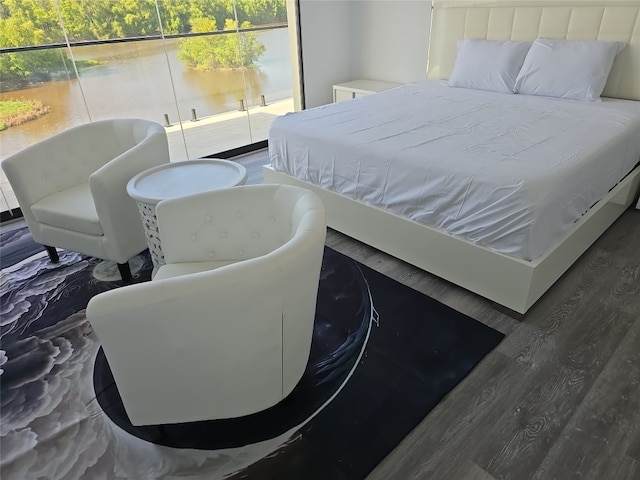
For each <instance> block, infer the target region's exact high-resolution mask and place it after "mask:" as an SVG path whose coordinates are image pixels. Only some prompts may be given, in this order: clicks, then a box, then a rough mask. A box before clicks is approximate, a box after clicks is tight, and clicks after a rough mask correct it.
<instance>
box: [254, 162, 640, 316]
mask: <svg viewBox="0 0 640 480" xmlns="http://www.w3.org/2000/svg"><path fill="white" fill-rule="evenodd" d="M263 170H264V182H265V183H280V184H286V185H298V186H302V187H307V188H309V189H311V190H313V191H314V192H316V193H317V194H318V195H319V196H320V197H321V198H322V200H323V201H324V204H325V208H326V210H327V224H328V225H329V226H330V227H331V228H333V229H335V230H337V231H339V232H342V233H344V234H345V235H348V236H350V237H353V238H355V239H356V240H359V241H361V242H363V243H366V244H367V245H370V246H372V247H375V248H377V249H379V250H382V251H383V252H386V253H388V254H390V255H393V256H394V257H397V258H399V259H401V260H404V261H406V262H408V263H410V264H412V265H415V266H416V267H419V268H421V269H423V270H425V271H427V272H430V273H432V274H434V275H437V276H439V277H441V278H444V279H445V280H448V281H450V282H452V283H454V284H456V285H459V286H461V287H463V288H465V289H467V290H470V291H472V292H474V293H477V294H478V295H481V296H482V297H485V298H487V299H489V300H491V301H492V302H495V303H497V304H499V305H502V306H503V307H505V308H507V309H509V310H512V311H513V312H515V313H517V314H521V315H524V314H525V313H526V312H527V310H529V308H531V306H532V305H533V304H534V303H535V302H536V300H538V299H539V298H540V297H541V296H542V294H543V293H544V292H546V291H547V290H548V289H549V288H550V287H551V286H552V285H553V284H554V283H555V282H556V280H558V278H560V276H562V274H563V273H564V272H565V271H567V269H568V268H569V267H570V266H571V265H572V264H573V263H574V262H575V261H576V260H577V259H578V258H579V257H580V255H582V254H583V253H584V252H585V251H586V250H587V249H588V248H589V246H590V245H591V244H593V242H595V241H596V240H597V239H598V237H600V235H602V233H604V232H605V231H606V230H607V229H608V228H609V227H610V226H611V224H612V223H613V222H614V221H615V220H616V219H617V218H618V217H619V216H620V215H621V214H622V213H623V212H624V211H625V210H626V209H627V207H629V205H631V203H632V202H633V201H634V199H635V198H636V195H637V192H638V188H639V185H640V166H638V167H636V168H635V170H633V171H632V172H631V173H630V174H629V175H627V177H625V179H624V180H622V181H621V182H620V183H619V184H618V185H617V186H616V187H615V188H614V189H612V190H611V191H610V192H609V194H608V195H607V196H606V197H605V198H604V199H602V200H601V201H600V202H598V203H597V204H596V205H594V207H593V208H592V209H591V210H589V211H588V212H587V213H586V214H585V215H584V216H583V217H582V219H580V220H579V221H577V222H576V223H575V224H574V226H573V228H572V229H571V230H570V231H569V232H567V234H566V235H565V236H564V237H563V238H562V240H561V241H559V242H558V243H557V244H556V245H555V246H554V247H553V248H552V249H550V250H549V251H548V252H547V253H545V254H544V255H542V256H541V257H539V258H537V259H535V260H534V261H525V260H521V259H518V258H514V257H509V256H507V255H504V254H501V253H497V252H495V251H493V250H490V249H488V248H485V247H482V246H478V245H475V244H473V243H471V242H468V241H466V240H462V239H460V238H457V237H454V236H452V235H449V234H447V233H445V232H442V231H440V230H437V229H435V228H432V227H428V226H425V225H421V224H419V223H416V222H414V221H411V220H408V219H406V218H403V217H400V216H398V215H395V214H393V213H389V212H387V211H385V210H383V209H381V208H378V207H374V206H371V205H367V204H364V203H362V202H359V201H357V200H353V199H350V198H348V197H346V196H344V195H342V194H339V193H335V192H332V191H329V190H325V189H322V188H320V187H318V186H316V185H313V184H310V183H307V182H305V181H302V180H300V179H298V178H295V177H292V176H290V175H287V174H284V173H281V172H277V171H275V170H273V169H272V168H271V166H269V165H267V166H265V167H264V169H263Z"/></svg>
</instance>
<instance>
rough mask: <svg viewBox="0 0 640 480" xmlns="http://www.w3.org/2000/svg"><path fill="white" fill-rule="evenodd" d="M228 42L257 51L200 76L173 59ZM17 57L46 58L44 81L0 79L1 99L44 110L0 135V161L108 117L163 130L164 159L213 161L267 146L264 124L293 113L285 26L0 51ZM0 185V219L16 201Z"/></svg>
mask: <svg viewBox="0 0 640 480" xmlns="http://www.w3.org/2000/svg"><path fill="white" fill-rule="evenodd" d="M172 1H174V2H176V3H177V2H180V1H186V0H172ZM212 3H215V2H212ZM160 5H162V4H160ZM236 15H237V13H236ZM160 30H161V31H162V29H160ZM231 36H235V37H236V38H238V39H239V40H238V41H237V43H238V45H242V44H243V42H246V41H247V39H248V38H251V37H252V38H253V39H255V40H256V41H257V42H258V44H259V45H262V46H263V47H264V48H263V49H262V54H261V55H259V56H258V58H256V59H255V61H254V62H253V63H252V65H250V66H249V67H242V68H220V67H217V68H212V69H205V70H196V69H194V68H190V66H189V65H188V64H187V63H186V62H185V61H184V59H182V60H181V58H180V50H181V48H182V47H183V42H185V40H189V39H192V38H196V39H201V38H223V37H225V38H231ZM238 50H240V49H238ZM23 52H37V54H38V55H43V53H42V52H46V55H48V57H47V58H48V62H49V63H48V64H47V65H48V69H47V71H46V72H45V75H44V76H43V77H45V78H38V77H33V78H30V79H29V81H28V82H24V84H16V83H15V82H14V83H13V84H11V83H10V82H7V81H6V79H5V80H3V81H2V83H0V87H1V88H0V101H10V100H18V101H21V100H27V101H31V100H33V101H36V102H39V103H40V104H41V105H43V106H44V107H45V108H46V109H48V113H46V114H44V115H42V116H39V117H37V118H35V119H33V120H30V121H27V122H25V123H22V124H20V125H16V126H10V127H9V128H7V129H5V130H2V131H0V145H1V149H0V157H1V158H5V157H7V156H9V155H11V154H12V153H15V152H17V151H19V150H21V149H23V148H25V147H27V146H28V145H31V144H33V143H35V142H37V141H39V140H42V139H44V138H46V137H48V136H51V135H54V134H56V133H58V132H60V131H62V130H65V129H67V128H71V127H73V126H75V125H79V124H82V123H86V122H91V121H95V120H101V119H105V118H117V117H136V118H146V119H149V120H154V121H156V122H158V123H160V124H163V125H164V126H165V128H166V130H167V133H168V137H169V148H170V154H171V160H172V161H181V160H186V159H193V158H199V157H203V156H215V155H216V154H219V153H221V152H226V151H229V150H234V149H238V148H242V147H246V146H247V145H252V144H256V143H259V142H262V141H264V140H266V138H267V134H268V131H269V127H270V125H271V122H272V121H273V120H274V119H275V118H276V117H277V116H279V115H283V114H285V113H287V112H290V111H293V109H294V100H293V98H292V97H293V89H292V78H291V77H292V73H291V72H292V70H291V59H290V48H289V31H288V27H287V24H286V23H277V24H269V25H258V26H257V27H254V26H251V27H250V28H237V22H236V28H235V29H230V30H224V31H222V30H213V31H208V32H204V33H202V32H201V33H197V34H193V33H184V34H173V35H165V34H163V33H161V34H159V35H151V36H147V37H132V38H113V39H107V40H101V41H76V42H73V41H67V42H66V44H64V43H63V44H51V45H27V46H20V47H6V45H0V60H4V58H3V57H4V56H8V55H13V54H15V53H21V54H22V53H23ZM240 54H241V52H240ZM6 58H8V57H6ZM34 58H37V57H36V55H34ZM52 59H53V60H52ZM5 63H6V62H5ZM0 187H1V189H2V190H1V195H0V208H1V210H2V212H3V217H4V216H5V215H6V214H5V213H4V212H7V211H9V216H11V212H10V211H11V210H12V209H15V208H16V207H17V202H16V199H15V196H14V195H13V192H12V190H11V187H10V185H9V184H8V182H7V180H6V177H5V175H4V173H1V172H0Z"/></svg>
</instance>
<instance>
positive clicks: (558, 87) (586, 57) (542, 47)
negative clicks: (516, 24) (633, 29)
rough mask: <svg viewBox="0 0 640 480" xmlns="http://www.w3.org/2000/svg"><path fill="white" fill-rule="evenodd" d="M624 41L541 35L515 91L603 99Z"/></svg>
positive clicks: (534, 45)
mask: <svg viewBox="0 0 640 480" xmlns="http://www.w3.org/2000/svg"><path fill="white" fill-rule="evenodd" d="M625 45H626V44H625V43H621V42H606V41H596V40H594V41H587V40H557V39H549V38H538V39H536V40H535V42H533V45H531V48H530V49H529V53H527V57H526V58H525V60H524V64H523V65H522V69H521V70H520V73H519V74H518V78H517V80H516V89H515V90H516V93H522V94H526V95H541V96H545V97H561V98H571V99H574V100H583V101H589V102H593V101H595V100H598V99H599V98H600V95H601V94H602V90H604V86H605V84H606V83H607V78H608V77H609V72H610V71H611V67H612V66H613V61H614V60H615V58H616V55H617V54H618V53H619V52H621V51H622V49H624V47H625Z"/></svg>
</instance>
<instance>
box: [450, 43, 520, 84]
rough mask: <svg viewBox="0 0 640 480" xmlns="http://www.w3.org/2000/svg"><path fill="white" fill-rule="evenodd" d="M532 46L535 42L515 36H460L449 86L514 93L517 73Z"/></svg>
mask: <svg viewBox="0 0 640 480" xmlns="http://www.w3.org/2000/svg"><path fill="white" fill-rule="evenodd" d="M530 46H531V42H515V41H511V40H504V41H502V40H476V39H473V38H465V39H464V40H458V56H457V57H456V63H455V65H454V67H453V72H451V77H449V82H448V83H449V86H450V87H462V88H475V89H477V90H490V91H492V92H502V93H514V90H513V88H514V85H515V83H516V77H517V76H518V72H519V71H520V67H522V62H523V61H524V58H525V56H526V55H527V51H528V50H529V47H530Z"/></svg>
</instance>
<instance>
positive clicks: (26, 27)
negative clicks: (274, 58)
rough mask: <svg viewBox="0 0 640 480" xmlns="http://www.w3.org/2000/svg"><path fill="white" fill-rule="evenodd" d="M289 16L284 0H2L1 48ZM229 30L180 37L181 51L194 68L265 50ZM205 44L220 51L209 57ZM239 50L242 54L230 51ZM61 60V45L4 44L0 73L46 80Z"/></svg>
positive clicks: (235, 61) (227, 63)
mask: <svg viewBox="0 0 640 480" xmlns="http://www.w3.org/2000/svg"><path fill="white" fill-rule="evenodd" d="M58 9H59V14H58ZM158 13H159V16H160V20H161V24H160V23H159V22H158ZM286 21H287V10H286V0H2V2H0V48H8V47H20V46H34V45H47V44H56V43H64V42H65V41H66V38H65V33H66V35H67V37H68V38H69V40H70V41H71V42H75V41H90V40H107V39H114V38H128V37H140V36H142V37H144V36H152V35H159V34H160V33H161V32H163V33H164V34H165V35H169V34H181V33H190V32H193V33H206V32H213V31H218V30H231V29H235V28H236V27H237V26H238V25H239V26H240V27H241V28H250V27H251V26H255V25H264V24H273V23H284V22H286ZM231 37H236V36H233V35H216V36H214V37H196V38H190V39H186V40H183V41H182V42H181V43H182V44H181V46H180V52H179V57H180V58H181V59H182V60H183V61H185V62H186V64H187V65H188V66H189V67H191V68H199V69H212V68H220V67H226V68H236V67H239V66H250V65H252V64H253V62H254V61H255V60H256V59H257V58H258V57H259V56H260V55H261V54H262V52H263V51H264V47H263V46H262V45H260V44H259V42H258V41H257V39H256V37H255V34H252V33H251V32H249V33H244V34H242V35H241V36H240V37H237V38H235V39H232V38H231ZM238 49H240V50H238ZM207 51H213V52H214V53H216V52H217V54H216V56H215V57H213V56H212V55H211V54H210V53H208V54H207ZM238 51H239V52H240V55H238V54H235V53H234V52H238ZM207 57H208V60H207ZM66 62H68V58H67V56H66V52H64V51H62V50H57V49H55V50H34V51H29V52H5V53H2V54H0V75H1V76H2V77H3V81H9V82H18V83H19V82H21V81H22V82H25V81H33V80H46V79H48V78H47V77H48V76H49V77H50V75H51V73H52V72H53V71H54V70H55V69H56V68H55V67H56V66H57V68H58V69H64V67H65V63H66Z"/></svg>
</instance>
